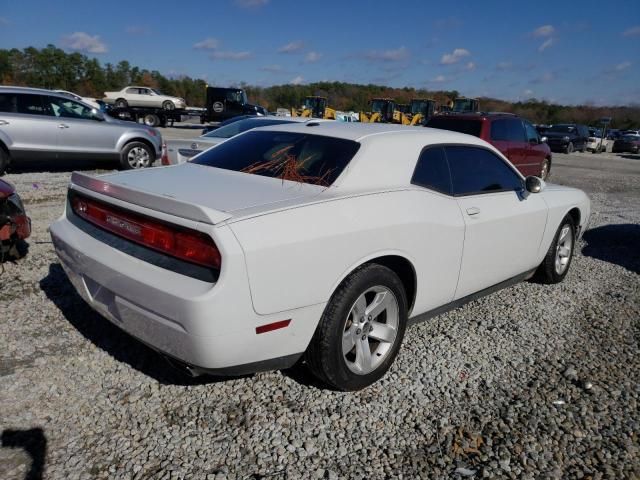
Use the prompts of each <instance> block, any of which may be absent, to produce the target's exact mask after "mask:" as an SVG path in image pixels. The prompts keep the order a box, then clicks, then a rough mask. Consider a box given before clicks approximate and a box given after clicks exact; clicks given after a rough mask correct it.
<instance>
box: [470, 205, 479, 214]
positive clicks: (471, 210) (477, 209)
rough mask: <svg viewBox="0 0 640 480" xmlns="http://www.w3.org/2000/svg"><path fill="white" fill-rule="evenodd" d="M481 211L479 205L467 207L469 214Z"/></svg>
mask: <svg viewBox="0 0 640 480" xmlns="http://www.w3.org/2000/svg"><path fill="white" fill-rule="evenodd" d="M479 213H480V209H479V208H478V207H469V208H467V215H478V214H479Z"/></svg>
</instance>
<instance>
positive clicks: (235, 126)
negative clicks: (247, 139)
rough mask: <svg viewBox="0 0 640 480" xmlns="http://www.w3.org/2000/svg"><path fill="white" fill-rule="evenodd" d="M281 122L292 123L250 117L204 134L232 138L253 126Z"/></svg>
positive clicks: (282, 121)
mask: <svg viewBox="0 0 640 480" xmlns="http://www.w3.org/2000/svg"><path fill="white" fill-rule="evenodd" d="M281 123H292V122H290V121H287V120H278V119H275V118H274V119H269V120H267V119H264V118H248V119H246V120H238V121H237V122H233V123H230V124H229V125H225V126H224V127H220V128H216V129H215V130H212V131H210V132H209V133H206V134H204V135H202V136H203V137H207V138H231V137H235V136H236V135H238V134H239V133H242V132H246V131H247V130H251V129H252V128H257V127H266V126H267V125H279V124H281Z"/></svg>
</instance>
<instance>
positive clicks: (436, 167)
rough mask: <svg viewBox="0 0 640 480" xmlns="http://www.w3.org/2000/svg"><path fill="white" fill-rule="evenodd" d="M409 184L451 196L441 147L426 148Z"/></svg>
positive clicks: (445, 162)
mask: <svg viewBox="0 0 640 480" xmlns="http://www.w3.org/2000/svg"><path fill="white" fill-rule="evenodd" d="M411 183H413V184H414V185H420V186H421V187H425V188H429V189H431V190H435V191H437V192H441V193H446V194H447V195H451V174H450V173H449V165H447V158H446V157H445V155H444V149H443V148H442V147H432V148H426V149H425V150H423V151H422V153H421V154H420V158H418V163H417V164H416V169H415V171H414V172H413V177H412V178H411Z"/></svg>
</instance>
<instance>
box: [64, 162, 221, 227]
mask: <svg viewBox="0 0 640 480" xmlns="http://www.w3.org/2000/svg"><path fill="white" fill-rule="evenodd" d="M77 187H80V188H77ZM69 188H70V189H74V190H76V191H82V189H84V190H89V191H91V192H95V193H98V194H101V195H106V196H108V197H112V198H116V199H118V200H122V201H123V202H129V203H133V204H134V205H138V206H140V207H145V208H149V209H151V210H155V211H158V212H162V213H167V214H169V215H174V216H176V217H180V218H186V219H189V220H193V221H196V222H203V223H207V224H210V225H215V224H217V223H220V222H223V221H225V220H227V219H228V218H231V216H232V215H231V214H230V213H227V212H223V211H220V210H214V209H212V208H208V207H204V206H202V205H195V204H192V203H186V202H183V201H181V200H176V199H175V198H171V197H165V196H162V195H158V194H154V193H148V192H145V191H143V190H134V189H132V188H129V187H126V186H124V185H118V184H115V183H110V182H109V181H108V180H105V179H103V178H100V177H92V176H90V175H87V174H84V173H80V172H73V173H72V174H71V183H70V185H69Z"/></svg>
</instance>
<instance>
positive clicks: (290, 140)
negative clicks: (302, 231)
mask: <svg viewBox="0 0 640 480" xmlns="http://www.w3.org/2000/svg"><path fill="white" fill-rule="evenodd" d="M358 148H360V144H359V143H356V142H354V141H351V140H344V139H341V138H333V137H324V136H320V135H309V134H307V133H292V132H263V131H256V132H247V133H246V134H244V135H240V136H238V137H235V138H232V139H231V140H228V141H226V142H223V143H221V144H219V145H218V146H217V147H216V148H212V149H210V150H207V151H205V152H204V153H202V154H201V155H199V156H198V157H196V158H195V159H194V160H193V161H192V163H196V164H198V165H207V166H210V167H216V168H223V169H225V170H232V171H235V172H243V173H249V174H253V175H262V176H265V177H272V178H279V179H282V180H290V181H294V182H302V183H310V184H312V185H321V186H324V187H328V186H329V185H331V184H332V183H333V182H334V181H335V180H336V178H338V176H339V175H340V174H341V173H342V171H343V170H344V168H345V167H346V166H347V164H348V163H349V162H350V161H351V159H352V158H353V156H354V155H355V154H356V152H357V151H358Z"/></svg>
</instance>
